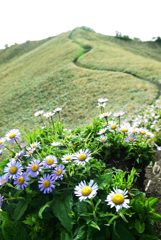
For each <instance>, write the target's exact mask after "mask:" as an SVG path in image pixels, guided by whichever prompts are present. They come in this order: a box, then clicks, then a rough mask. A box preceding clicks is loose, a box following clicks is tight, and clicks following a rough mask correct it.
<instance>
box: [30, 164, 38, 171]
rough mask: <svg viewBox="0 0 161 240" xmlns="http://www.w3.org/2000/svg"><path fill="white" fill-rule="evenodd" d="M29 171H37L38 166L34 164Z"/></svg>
mask: <svg viewBox="0 0 161 240" xmlns="http://www.w3.org/2000/svg"><path fill="white" fill-rule="evenodd" d="M31 169H32V171H33V172H36V171H37V170H38V169H39V165H37V164H34V165H33V166H32V168H31Z"/></svg>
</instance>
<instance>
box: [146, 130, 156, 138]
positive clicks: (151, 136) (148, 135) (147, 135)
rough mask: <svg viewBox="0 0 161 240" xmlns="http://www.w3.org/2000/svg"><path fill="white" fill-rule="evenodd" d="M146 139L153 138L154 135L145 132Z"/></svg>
mask: <svg viewBox="0 0 161 240" xmlns="http://www.w3.org/2000/svg"><path fill="white" fill-rule="evenodd" d="M146 137H148V138H153V137H154V134H153V133H151V132H148V131H147V132H146Z"/></svg>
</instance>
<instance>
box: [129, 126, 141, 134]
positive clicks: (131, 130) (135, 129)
mask: <svg viewBox="0 0 161 240" xmlns="http://www.w3.org/2000/svg"><path fill="white" fill-rule="evenodd" d="M129 132H130V133H132V134H138V133H139V128H137V127H131V128H129Z"/></svg>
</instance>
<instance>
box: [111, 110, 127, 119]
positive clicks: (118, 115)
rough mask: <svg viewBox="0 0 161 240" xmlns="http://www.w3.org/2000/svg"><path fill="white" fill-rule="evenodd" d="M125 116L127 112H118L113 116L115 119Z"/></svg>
mask: <svg viewBox="0 0 161 240" xmlns="http://www.w3.org/2000/svg"><path fill="white" fill-rule="evenodd" d="M124 114H125V112H123V111H119V112H117V113H114V114H113V115H114V117H116V118H118V117H121V116H123V115H124Z"/></svg>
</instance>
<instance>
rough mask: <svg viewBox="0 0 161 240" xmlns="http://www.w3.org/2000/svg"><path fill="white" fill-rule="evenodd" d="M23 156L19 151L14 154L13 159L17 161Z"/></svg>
mask: <svg viewBox="0 0 161 240" xmlns="http://www.w3.org/2000/svg"><path fill="white" fill-rule="evenodd" d="M23 154H24V150H21V151H19V152H18V153H16V154H15V156H14V159H19V158H20V157H21V156H22V155H23Z"/></svg>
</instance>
